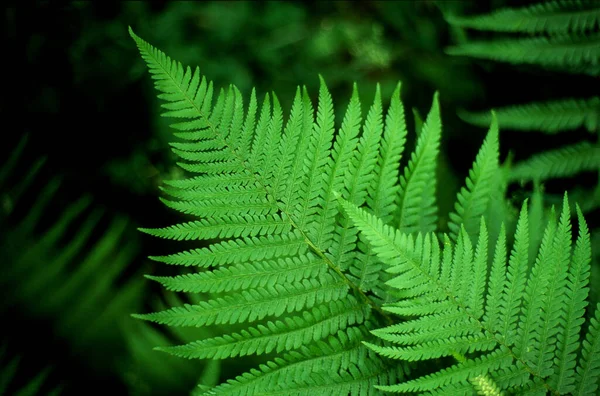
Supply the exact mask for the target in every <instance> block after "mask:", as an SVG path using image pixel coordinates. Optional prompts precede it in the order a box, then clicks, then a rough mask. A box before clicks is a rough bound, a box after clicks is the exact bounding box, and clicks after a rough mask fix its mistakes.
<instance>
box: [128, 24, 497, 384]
mask: <svg viewBox="0 0 600 396" xmlns="http://www.w3.org/2000/svg"><path fill="white" fill-rule="evenodd" d="M130 34H131V36H132V37H133V39H134V40H135V42H136V43H137V45H138V48H139V50H140V53H141V55H142V58H143V59H144V60H145V61H146V63H147V64H148V67H149V69H150V73H151V75H152V78H153V79H154V80H155V87H156V88H157V90H158V91H159V92H160V94H159V98H161V99H163V100H164V101H165V103H164V104H163V105H162V106H163V108H164V109H165V110H166V111H165V113H164V114H163V115H164V116H169V117H175V118H178V122H177V123H175V124H173V125H172V127H173V128H174V129H176V130H177V131H178V132H176V136H177V137H178V138H179V139H181V141H180V142H177V143H173V144H172V146H173V149H174V150H173V151H174V152H175V153H176V154H177V155H178V156H179V157H180V158H181V160H182V162H180V166H181V167H182V168H183V169H185V170H187V171H189V172H191V173H196V174H197V175H196V176H193V177H190V178H188V179H184V180H175V181H171V182H169V183H168V186H167V187H166V188H164V192H165V193H167V194H168V195H170V196H171V198H168V199H163V202H165V204H167V205H168V206H169V207H171V208H173V209H176V210H178V211H180V212H183V213H185V214H187V215H191V216H193V217H194V218H197V219H196V220H192V221H189V222H187V223H183V224H177V225H173V226H170V227H166V228H160V229H143V230H142V231H144V232H146V233H148V234H151V235H154V236H158V237H162V238H169V239H175V240H209V241H210V245H209V246H208V247H203V248H196V249H193V250H188V251H184V252H179V253H174V254H171V255H167V256H154V257H152V258H153V259H154V260H157V261H161V262H164V263H166V264H169V265H175V266H184V267H190V269H192V271H191V272H189V273H185V274H182V275H178V276H149V278H150V279H153V280H155V281H158V282H160V283H161V284H162V285H164V286H165V287H166V288H167V289H169V290H172V291H179V292H189V293H209V295H208V296H206V298H203V299H199V301H198V302H197V303H194V304H184V305H182V306H177V307H173V308H170V309H167V310H163V311H159V312H154V313H148V314H142V315H135V316H136V317H138V318H142V319H145V320H150V321H153V322H156V323H160V324H166V325H170V326H193V327H202V328H204V327H205V326H212V325H227V326H223V331H225V334H222V335H220V336H216V337H209V338H204V339H200V340H198V341H194V342H191V343H187V344H184V345H180V346H176V347H165V348H160V349H161V350H164V351H166V352H169V353H172V354H174V355H177V356H182V357H187V358H201V359H226V358H231V357H237V356H244V355H264V354H269V357H268V358H269V359H270V360H269V361H268V362H266V363H264V364H261V365H260V366H259V367H258V368H256V369H251V370H250V371H249V372H247V373H245V374H243V375H241V376H238V377H237V378H235V379H232V380H229V381H228V382H227V383H224V384H221V385H220V386H217V387H215V388H214V389H212V390H211V391H212V392H215V393H225V394H248V395H254V394H258V393H261V392H264V393H284V394H308V393H316V394H323V395H332V394H340V395H341V394H349V393H350V394H372V393H377V392H378V391H377V389H376V388H375V385H379V386H384V385H387V384H391V383H395V382H397V381H399V380H401V379H402V378H403V377H404V373H405V371H406V369H407V366H406V365H403V364H400V365H398V364H396V363H394V362H390V361H388V360H387V359H383V358H381V357H378V356H377V354H375V353H374V352H373V351H371V350H369V349H368V348H366V346H365V345H363V344H362V342H363V341H370V342H376V339H375V337H373V336H372V335H371V334H370V332H369V330H372V329H374V328H377V327H381V326H384V325H389V324H391V323H393V321H392V318H391V316H390V314H389V313H388V312H385V311H383V310H381V304H382V302H384V301H386V300H387V299H389V298H390V296H388V294H387V293H386V291H385V289H384V288H383V287H382V285H383V282H382V280H383V279H385V278H386V277H387V275H386V274H385V273H384V272H383V271H382V263H381V261H380V259H379V258H378V256H377V255H376V254H375V252H374V251H373V250H372V248H371V247H370V245H369V244H368V243H367V241H366V240H365V239H364V236H359V235H358V232H357V230H356V228H354V227H353V226H352V224H351V222H350V221H349V220H348V219H347V218H346V217H345V216H343V214H342V213H341V212H340V208H339V204H338V201H337V198H336V197H337V196H340V197H343V199H345V200H347V201H348V202H351V203H352V204H354V205H359V206H364V207H366V208H367V209H368V210H369V211H370V212H371V213H373V214H375V215H376V216H378V217H381V218H383V219H385V222H386V223H390V224H393V225H394V226H395V227H398V228H399V229H401V230H403V231H404V232H421V233H426V232H431V231H435V230H436V229H437V224H438V215H437V205H436V201H435V200H436V184H437V182H436V178H435V174H436V173H435V168H436V159H437V156H438V152H439V144H440V139H441V125H442V124H441V118H440V110H439V103H438V99H437V95H435V97H434V101H433V105H432V107H431V111H430V112H429V114H428V116H427V117H426V119H425V122H423V124H422V128H421V130H420V132H419V133H418V137H417V141H416V148H415V150H414V152H413V153H412V154H411V155H410V158H409V159H408V165H407V166H406V168H405V169H404V170H402V171H401V170H400V169H399V168H400V166H399V163H400V159H401V156H402V153H403V149H404V145H405V141H406V135H407V130H406V125H405V118H404V117H405V115H404V108H403V106H402V103H401V101H400V85H398V86H397V88H396V89H395V91H394V93H393V95H392V98H391V102H390V105H389V107H388V108H387V111H386V112H384V109H383V107H384V106H383V104H382V98H381V94H380V89H379V87H377V90H376V94H375V99H374V102H373V104H372V105H371V106H370V109H369V111H368V113H367V115H366V118H364V119H363V115H362V114H361V105H360V99H359V95H358V90H357V88H356V86H355V87H354V88H353V91H352V96H351V99H350V102H349V105H348V108H347V111H346V113H345V116H344V117H343V121H342V124H341V126H340V128H339V129H338V130H336V127H335V125H334V114H333V102H332V98H331V96H330V94H329V92H328V90H327V87H326V85H325V82H324V81H323V79H321V86H320V90H319V101H318V106H317V109H316V116H315V114H314V113H315V112H314V110H313V105H312V102H311V100H310V99H309V97H308V93H307V91H306V89H305V88H298V89H297V91H296V97H295V99H294V102H293V105H292V108H291V112H290V114H289V118H288V119H287V120H285V121H284V117H283V111H282V109H281V107H280V105H279V102H278V99H277V96H276V95H275V94H271V95H267V96H266V97H265V99H264V100H263V101H262V105H259V100H258V99H257V97H256V94H255V92H254V91H253V92H252V94H251V96H250V100H249V103H248V105H247V106H244V104H243V101H242V95H241V93H240V92H239V91H238V90H237V88H235V87H233V86H230V87H229V88H228V89H227V90H221V91H219V92H218V93H217V92H215V89H214V88H213V85H212V83H211V82H209V81H207V80H206V78H205V77H203V76H202V75H201V74H200V72H199V70H198V69H196V70H194V71H192V69H190V68H184V67H183V66H182V65H181V64H180V63H178V62H176V61H173V60H171V58H169V57H168V56H166V55H165V54H164V53H162V52H161V51H159V50H157V49H155V48H154V47H152V46H151V45H150V44H148V43H146V42H145V41H144V40H142V39H140V38H139V37H137V36H136V35H135V34H134V33H133V32H132V31H130ZM497 135H498V130H497V127H496V126H495V125H494V126H492V128H491V129H490V134H489V136H488V138H487V139H486V143H485V144H484V147H483V148H482V151H481V153H480V155H479V156H478V159H477V161H476V163H475V164H474V169H473V171H472V173H471V174H470V177H469V179H468V181H467V187H466V188H465V189H464V190H463V191H461V194H460V195H459V200H460V201H459V204H458V205H457V214H456V215H455V216H454V217H453V221H454V222H455V223H456V224H471V223H472V222H473V218H475V217H478V216H480V215H481V212H482V211H487V210H489V206H490V202H491V200H492V198H491V197H492V196H495V195H497V196H496V199H499V200H500V199H503V195H502V194H503V193H502V190H501V189H500V188H495V187H496V184H494V181H495V180H497V179H498V178H499V171H498V136H497ZM215 239H217V240H216V241H215Z"/></svg>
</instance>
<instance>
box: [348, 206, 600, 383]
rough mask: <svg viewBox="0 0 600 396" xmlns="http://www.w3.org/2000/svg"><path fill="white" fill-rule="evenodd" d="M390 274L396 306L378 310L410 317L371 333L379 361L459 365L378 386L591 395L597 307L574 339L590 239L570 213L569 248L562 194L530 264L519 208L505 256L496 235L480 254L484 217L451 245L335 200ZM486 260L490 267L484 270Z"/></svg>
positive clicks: (596, 363) (597, 363) (597, 362)
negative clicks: (473, 231) (447, 360)
mask: <svg viewBox="0 0 600 396" xmlns="http://www.w3.org/2000/svg"><path fill="white" fill-rule="evenodd" d="M341 202H342V206H343V207H344V210H345V212H346V213H347V214H348V216H349V217H350V218H351V219H352V221H353V223H354V224H356V226H357V227H358V228H359V230H360V232H361V234H363V235H364V236H365V237H366V239H368V241H369V243H370V245H371V246H372V248H373V250H374V251H375V252H376V253H377V255H378V257H379V258H380V259H381V260H382V261H383V262H384V263H385V264H386V265H387V266H388V268H387V271H388V272H390V273H392V274H394V276H395V277H394V278H393V279H391V280H389V281H388V282H387V284H388V285H389V286H391V287H393V288H395V289H397V295H398V296H399V297H400V299H399V300H398V301H395V302H391V303H388V304H386V305H385V306H384V309H385V310H386V311H389V312H392V313H395V314H397V315H401V316H403V317H408V318H410V319H409V320H407V321H404V322H401V323H398V324H393V325H391V326H387V327H383V328H380V329H377V330H374V331H373V333H374V334H376V335H377V336H378V337H379V338H381V339H382V340H384V341H386V344H385V345H379V344H374V343H367V344H368V345H369V347H370V348H371V349H373V350H374V351H376V352H378V353H379V354H381V355H382V356H386V357H390V358H394V359H400V360H403V361H419V360H429V359H435V358H439V357H443V356H452V357H454V358H456V360H457V361H458V363H456V364H455V365H452V366H450V367H448V368H445V369H443V370H440V371H434V372H431V373H430V374H428V375H425V376H422V377H419V378H414V379H409V380H408V381H406V382H402V383H398V384H396V385H390V386H380V387H378V388H379V389H383V390H387V391H393V392H415V391H417V392H423V391H431V393H433V394H441V395H448V394H471V393H472V392H473V389H477V390H479V391H480V392H483V394H492V395H493V394H501V393H500V392H501V391H503V392H509V393H511V394H514V393H517V394H526V393H527V394H528V392H533V393H540V394H546V393H547V392H548V391H550V392H551V393H552V394H581V395H594V394H595V391H596V389H597V382H598V380H599V377H600V354H598V348H599V345H600V328H599V327H598V316H599V315H600V305H599V306H598V307H592V309H594V310H595V311H594V312H595V313H594V314H593V315H594V317H595V318H594V319H592V320H591V321H590V322H589V328H588V329H587V332H586V335H585V336H584V337H585V340H584V341H583V342H582V340H581V339H580V331H581V328H582V325H583V323H584V320H583V317H584V314H585V309H586V305H587V301H586V300H587V297H588V292H589V277H590V261H591V246H590V235H589V231H588V228H587V225H586V222H585V220H584V218H583V215H582V213H581V211H580V210H579V209H577V215H578V223H579V227H578V228H579V231H578V236H577V240H576V243H575V245H574V246H573V245H572V236H571V219H570V211H569V205H568V200H567V197H566V195H565V197H564V201H563V206H562V210H561V213H560V218H559V219H558V221H557V219H556V216H554V215H552V216H551V217H550V220H549V222H548V224H547V226H546V228H545V231H544V235H543V238H542V242H541V246H540V248H539V251H538V252H537V256H536V259H535V263H534V264H533V266H530V265H529V261H530V260H529V258H528V254H529V250H530V249H529V244H530V235H529V234H530V232H529V216H528V215H527V210H526V204H524V205H523V207H522V209H521V214H520V216H519V221H518V224H517V230H516V233H515V242H514V246H513V248H512V250H511V252H510V255H509V257H508V260H507V252H508V249H507V246H506V237H505V235H504V232H502V233H501V234H500V238H498V240H497V242H496V243H495V248H494V251H493V252H491V251H488V250H489V249H488V232H487V227H486V225H485V222H484V221H483V218H482V219H481V223H480V233H479V238H478V240H477V242H476V244H474V245H473V244H472V243H471V240H470V238H469V236H468V235H467V233H466V231H465V228H464V227H462V228H461V231H460V233H459V236H458V240H457V241H456V243H453V242H451V241H450V240H449V238H447V237H443V244H442V246H440V241H439V240H438V238H437V237H436V236H435V235H434V234H424V235H423V234H419V235H418V236H416V237H415V236H414V235H407V234H404V233H401V232H400V231H399V230H397V229H394V228H392V227H390V226H388V225H385V224H384V223H383V222H382V221H381V220H380V219H378V218H377V217H375V216H373V215H372V214H370V213H368V212H367V211H365V210H364V209H359V208H357V207H356V206H355V205H353V204H351V203H349V202H347V201H344V200H342V201H341ZM488 262H491V267H490V269H489V271H488Z"/></svg>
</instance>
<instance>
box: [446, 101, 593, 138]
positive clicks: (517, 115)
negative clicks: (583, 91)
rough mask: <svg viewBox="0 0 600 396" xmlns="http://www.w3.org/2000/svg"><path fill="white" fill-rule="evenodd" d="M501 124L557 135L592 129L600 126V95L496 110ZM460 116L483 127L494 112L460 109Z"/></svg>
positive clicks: (487, 123) (503, 126) (504, 127)
mask: <svg viewBox="0 0 600 396" xmlns="http://www.w3.org/2000/svg"><path fill="white" fill-rule="evenodd" d="M494 111H495V113H496V116H497V117H498V124H499V126H500V128H503V129H514V130H518V131H540V132H544V133H548V134H555V133H559V132H562V131H568V130H572V129H577V128H580V127H585V128H586V129H587V130H588V131H589V132H596V131H598V130H599V129H600V116H599V114H600V97H597V96H595V97H592V98H590V99H564V100H556V101H550V102H534V103H527V104H522V105H516V106H508V107H502V108H497V109H494ZM458 115H459V116H460V118H462V119H463V120H465V121H466V122H468V123H470V124H474V125H477V126H480V127H484V126H487V125H489V124H490V122H491V115H490V112H489V111H485V112H477V113H476V112H467V111H460V112H459V113H458Z"/></svg>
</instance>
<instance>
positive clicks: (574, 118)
mask: <svg viewBox="0 0 600 396" xmlns="http://www.w3.org/2000/svg"><path fill="white" fill-rule="evenodd" d="M446 20H447V21H448V22H449V23H450V24H451V25H452V26H454V27H456V28H470V29H476V30H488V31H494V32H502V33H512V34H514V33H520V34H525V35H534V37H526V38H523V37H514V36H509V37H508V38H505V39H502V40H495V41H467V42H465V43H463V44H460V45H457V46H453V47H450V48H448V49H447V53H449V54H451V55H462V56H470V57H475V58H482V59H491V60H494V61H500V62H509V63H512V64H517V65H518V64H532V65H536V66H541V67H544V68H549V69H551V70H557V71H565V72H569V73H578V74H579V73H582V74H588V75H591V76H598V75H600V25H599V20H600V2H598V1H586V0H561V1H556V0H555V1H548V2H542V3H536V4H532V5H529V6H525V7H521V8H504V9H499V10H496V11H495V12H492V13H490V14H484V15H473V16H457V15H453V14H451V13H448V14H447V15H446ZM495 111H496V114H497V117H498V122H499V124H500V127H501V128H506V129H512V130H519V131H538V132H542V133H546V134H556V133H561V132H566V131H570V130H574V129H577V128H585V129H586V130H587V131H588V132H590V133H592V134H594V135H596V136H595V138H592V139H593V140H595V141H581V142H577V143H574V144H569V145H565V146H563V147H560V148H557V149H554V150H550V151H546V152H542V153H539V154H535V155H534V156H532V157H531V158H529V159H527V160H524V161H521V162H518V163H516V164H514V165H513V166H512V171H511V172H510V175H509V179H510V181H511V182H527V181H538V182H545V181H547V180H550V179H555V178H569V177H573V176H575V175H577V174H579V173H581V172H597V173H598V178H599V179H598V180H599V181H598V183H597V185H596V188H595V189H594V190H593V191H589V190H574V191H573V192H572V194H571V196H572V198H577V199H576V200H577V201H579V202H580V204H581V205H582V210H583V211H584V213H585V212H588V211H591V210H593V209H595V208H597V207H600V145H599V144H600V97H598V96H593V97H590V98H586V99H574V98H568V99H559V100H552V101H546V102H533V103H525V104H519V105H512V106H507V107H503V108H497V109H495ZM459 115H460V116H461V118H463V119H464V120H466V121H467V122H469V123H472V124H475V125H478V126H486V125H488V124H489V122H490V115H489V111H484V112H468V111H462V112H460V113H459Z"/></svg>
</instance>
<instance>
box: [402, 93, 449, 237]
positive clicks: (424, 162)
mask: <svg viewBox="0 0 600 396" xmlns="http://www.w3.org/2000/svg"><path fill="white" fill-rule="evenodd" d="M441 128H442V125H441V118H440V109H439V103H438V100H437V93H436V95H435V98H434V102H433V105H432V107H431V111H430V112H429V115H428V116H427V119H426V120H425V123H423V126H422V128H421V132H420V133H419V137H418V138H417V145H416V148H415V151H414V152H413V153H412V154H411V156H410V160H409V162H408V165H407V166H406V168H405V169H404V174H403V175H402V177H401V178H400V194H399V195H398V198H397V200H396V201H397V206H398V210H396V213H395V214H396V215H395V217H394V222H395V223H396V224H397V225H398V227H399V229H400V230H402V232H408V233H410V232H429V231H433V230H434V229H435V226H436V223H437V213H436V211H437V206H436V202H435V190H436V180H435V165H436V162H437V156H438V153H439V144H440V139H441V132H442V129H441Z"/></svg>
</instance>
